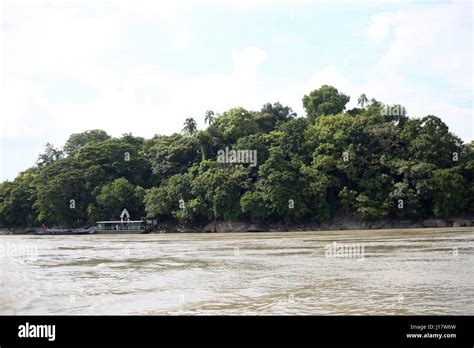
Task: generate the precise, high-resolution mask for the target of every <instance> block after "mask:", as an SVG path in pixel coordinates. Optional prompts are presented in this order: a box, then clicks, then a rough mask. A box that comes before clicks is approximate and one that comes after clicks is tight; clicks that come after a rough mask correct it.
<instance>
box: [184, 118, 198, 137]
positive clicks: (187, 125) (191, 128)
mask: <svg viewBox="0 0 474 348" xmlns="http://www.w3.org/2000/svg"><path fill="white" fill-rule="evenodd" d="M196 132H197V123H196V121H195V120H194V118H187V119H186V121H184V127H183V133H184V134H186V135H189V136H193V135H194V134H195V133H196Z"/></svg>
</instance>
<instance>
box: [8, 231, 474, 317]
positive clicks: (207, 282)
mask: <svg viewBox="0 0 474 348" xmlns="http://www.w3.org/2000/svg"><path fill="white" fill-rule="evenodd" d="M473 274H474V229H473V228H446V229H419V230H367V231H331V232H320V231H318V232H286V233H225V234H216V233H210V234H150V235H90V236H0V279H1V284H0V314H39V315H42V314H92V315H93V314H139V315H154V314H209V315H214V314H219V315H220V314H223V315H243V314H250V315H253V314H257V315H259V314H270V315H273V314H283V315H340V314H348V315H359V314H360V315H364V314H365V315H376V314H388V315H391V314H399V315H418V314H419V315H425V314H461V315H473V314H474V300H473V299H474V275H473Z"/></svg>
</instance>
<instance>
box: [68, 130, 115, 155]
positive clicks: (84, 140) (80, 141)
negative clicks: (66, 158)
mask: <svg viewBox="0 0 474 348" xmlns="http://www.w3.org/2000/svg"><path fill="white" fill-rule="evenodd" d="M109 138H110V136H109V135H108V134H107V133H106V132H104V131H103V130H100V129H92V130H88V131H85V132H82V133H75V134H72V135H71V136H70V137H69V139H68V140H67V141H66V144H65V145H64V151H65V152H66V153H67V154H68V155H71V154H73V153H76V152H78V151H80V150H81V148H82V147H84V146H85V145H86V144H90V143H96V142H100V141H104V140H107V139H109Z"/></svg>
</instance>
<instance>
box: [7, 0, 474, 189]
mask: <svg viewBox="0 0 474 348" xmlns="http://www.w3.org/2000/svg"><path fill="white" fill-rule="evenodd" d="M0 8H1V16H0V18H1V23H0V25H1V31H0V59H1V61H0V64H1V76H0V78H1V93H0V119H1V123H0V181H2V180H5V179H9V180H12V179H13V178H14V177H15V176H16V175H17V174H18V172H20V171H22V170H25V169H27V168H28V167H30V166H32V165H34V163H35V161H36V158H37V156H38V154H39V153H40V152H41V151H42V150H43V148H44V145H45V144H46V143H47V142H51V143H53V144H54V145H56V146H63V145H64V142H65V141H66V139H67V138H68V136H69V135H70V134H71V133H77V132H81V131H85V130H88V129H97V128H99V129H103V130H105V131H106V132H107V133H109V134H110V135H113V136H120V135H121V134H122V133H126V132H132V133H133V134H134V135H139V136H143V137H147V138H148V137H151V136H153V135H154V134H171V133H174V132H179V131H180V130H181V129H182V124H183V122H184V120H185V119H186V118H188V117H194V118H195V119H196V120H197V122H198V126H199V127H200V128H203V127H204V111H205V110H207V109H211V110H214V111H216V112H223V111H225V110H227V109H229V108H231V107H235V106H243V107H245V108H247V109H251V110H258V109H260V107H261V106H262V105H263V104H264V103H266V102H276V101H280V102H281V103H282V104H284V105H285V104H286V105H289V106H291V107H292V108H293V109H294V110H295V111H296V112H297V113H298V115H300V116H302V115H304V112H303V108H302V101H301V99H302V97H303V95H304V94H307V93H309V92H310V91H311V90H313V89H316V88H319V87H320V86H321V85H323V84H331V85H333V86H335V87H336V88H338V89H339V90H340V91H341V92H343V93H345V94H348V95H350V96H351V102H350V104H349V107H352V106H355V104H356V102H357V98H358V96H359V95H360V94H361V93H366V94H367V96H368V97H369V99H370V98H372V97H373V98H376V99H378V100H380V101H383V102H385V103H390V104H391V103H401V104H403V105H405V106H406V107H407V111H408V114H409V115H410V116H425V115H428V114H434V115H437V116H439V117H441V118H442V119H443V120H444V121H445V122H446V123H447V124H448V125H449V127H450V129H451V130H452V131H453V132H454V133H456V134H457V135H458V136H460V137H461V138H462V139H463V140H464V141H470V140H473V139H474V119H473V100H474V95H473V85H472V82H473V65H472V64H473V63H472V61H473V57H472V56H473V54H472V40H473V37H472V36H473V34H472V33H473V24H472V15H473V9H472V3H471V1H468V0H465V1H431V2H424V1H415V2H411V3H408V2H406V1H404V2H400V1H367V2H352V1H300V2H298V1H294V0H293V1H271V0H268V1H264V0H253V1H243V0H235V1H233V0H231V1H225V0H221V1H192V2H191V1H176V0H175V1H169V2H168V4H164V3H161V2H159V1H141V0H129V1H121V0H114V1H101V0H94V1H59V0H57V1H55V0H50V1H44V2H42V1H29V2H23V1H3V2H2V6H1V7H0Z"/></svg>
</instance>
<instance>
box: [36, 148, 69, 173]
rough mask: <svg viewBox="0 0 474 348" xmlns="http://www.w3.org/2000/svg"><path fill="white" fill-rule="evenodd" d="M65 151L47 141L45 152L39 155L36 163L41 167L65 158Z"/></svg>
mask: <svg viewBox="0 0 474 348" xmlns="http://www.w3.org/2000/svg"><path fill="white" fill-rule="evenodd" d="M63 156H64V152H63V151H61V150H59V149H57V148H55V147H54V145H53V144H51V143H47V144H46V146H45V149H44V152H43V153H41V154H40V155H39V156H38V160H37V161H36V164H37V165H38V166H39V167H42V166H46V165H48V164H51V163H53V162H55V161H57V160H59V159H61V158H63Z"/></svg>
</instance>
